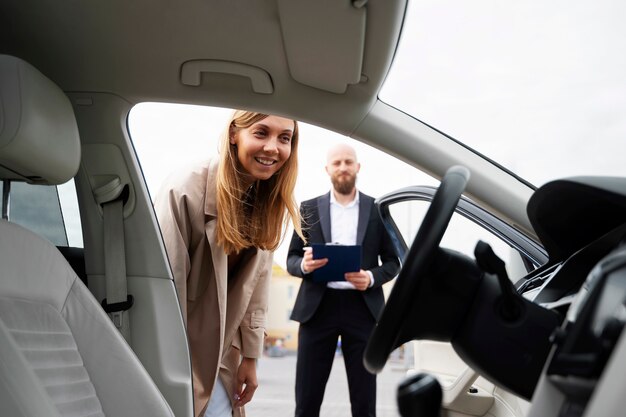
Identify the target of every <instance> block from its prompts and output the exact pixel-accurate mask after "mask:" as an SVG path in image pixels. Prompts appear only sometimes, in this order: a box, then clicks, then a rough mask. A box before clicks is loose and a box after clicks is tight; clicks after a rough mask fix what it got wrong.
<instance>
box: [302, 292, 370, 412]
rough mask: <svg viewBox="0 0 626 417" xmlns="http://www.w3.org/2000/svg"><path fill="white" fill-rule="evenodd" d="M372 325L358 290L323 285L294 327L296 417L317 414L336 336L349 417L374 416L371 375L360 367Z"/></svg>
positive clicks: (368, 312)
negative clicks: (314, 305) (316, 302)
mask: <svg viewBox="0 0 626 417" xmlns="http://www.w3.org/2000/svg"><path fill="white" fill-rule="evenodd" d="M374 324H375V321H374V318H373V317H372V314H371V313H370V311H369V309H368V308H367V306H366V305H365V301H364V300H363V296H362V295H361V294H360V293H359V291H357V290H335V289H331V288H327V289H326V293H325V294H324V298H323V299H322V301H321V303H320V306H319V307H318V309H317V311H316V312H315V314H314V316H313V317H312V318H311V320H309V321H307V322H306V323H302V324H300V329H299V332H298V359H297V365H296V414H295V415H296V417H309V416H311V417H318V416H319V413H320V407H321V406H322V400H323V399H324V391H325V389H326V383H327V382H328V376H329V374H330V370H331V368H332V365H333V359H334V358H335V349H336V347H337V340H338V338H339V336H341V350H342V353H343V357H344V362H345V366H346V374H347V376H348V388H349V391H350V404H351V408H352V416H353V417H375V416H376V376H375V375H372V374H370V373H369V372H367V370H366V369H365V367H364V366H363V352H364V351H365V346H366V345H367V340H368V338H369V336H370V333H371V332H372V330H373V328H374Z"/></svg>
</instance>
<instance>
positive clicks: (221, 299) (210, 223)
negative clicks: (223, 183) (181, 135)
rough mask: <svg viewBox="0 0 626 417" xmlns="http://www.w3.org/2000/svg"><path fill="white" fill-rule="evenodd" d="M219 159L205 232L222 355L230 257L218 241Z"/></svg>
mask: <svg viewBox="0 0 626 417" xmlns="http://www.w3.org/2000/svg"><path fill="white" fill-rule="evenodd" d="M217 167H218V160H217V159H212V160H211V163H210V164H209V174H208V177H207V184H206V192H205V202H204V214H205V216H206V218H207V221H206V222H205V224H204V232H205V234H206V237H207V240H208V242H209V246H210V251H211V258H212V260H213V269H214V271H215V281H216V282H215V284H216V289H217V304H218V308H219V314H220V327H221V328H222V329H221V331H220V344H219V346H220V357H221V347H222V345H223V342H224V324H225V323H226V296H227V291H228V258H227V257H226V253H225V252H224V250H223V249H222V248H221V247H220V246H219V245H218V243H217V202H216V198H215V197H216V195H217V185H216V182H215V178H216V173H217Z"/></svg>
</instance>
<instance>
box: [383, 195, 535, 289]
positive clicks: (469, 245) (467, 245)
mask: <svg viewBox="0 0 626 417" xmlns="http://www.w3.org/2000/svg"><path fill="white" fill-rule="evenodd" d="M429 207H430V202H429V201H425V200H405V201H401V202H398V203H395V204H393V205H391V206H389V213H390V214H391V217H392V219H393V221H394V223H395V224H396V226H397V228H398V231H399V232H400V233H401V234H402V238H403V239H404V241H405V242H406V244H407V246H409V247H410V245H411V243H412V242H413V239H414V238H415V235H416V234H417V231H418V230H419V227H420V225H421V223H422V220H423V219H424V216H425V215H426V211H427V210H428V208H429ZM479 240H482V241H483V242H486V243H488V244H489V245H491V247H492V248H493V251H494V252H495V254H496V255H498V256H499V257H500V258H501V259H502V260H503V261H504V262H505V264H506V266H507V271H508V273H509V278H511V280H513V281H516V280H517V279H519V278H521V277H523V276H525V275H526V274H527V273H528V270H527V266H526V265H527V264H525V263H524V262H523V259H522V257H521V255H520V253H519V252H518V251H517V250H516V249H514V248H512V247H511V246H510V245H509V244H507V243H506V242H504V241H503V240H502V239H501V238H500V237H498V236H496V235H494V234H493V233H491V232H490V231H489V230H487V229H485V228H484V227H482V226H480V225H478V224H476V223H474V222H473V221H471V220H469V219H468V218H467V217H465V216H463V215H461V214H459V213H458V212H455V213H454V215H453V216H452V219H451V220H450V224H449V226H448V228H447V229H446V232H445V234H444V236H443V239H442V240H441V245H440V246H442V247H444V248H447V249H452V250H455V251H457V252H460V253H462V254H464V255H466V256H468V257H470V258H474V248H475V247H476V243H477V242H478V241H479ZM535 266H537V265H535Z"/></svg>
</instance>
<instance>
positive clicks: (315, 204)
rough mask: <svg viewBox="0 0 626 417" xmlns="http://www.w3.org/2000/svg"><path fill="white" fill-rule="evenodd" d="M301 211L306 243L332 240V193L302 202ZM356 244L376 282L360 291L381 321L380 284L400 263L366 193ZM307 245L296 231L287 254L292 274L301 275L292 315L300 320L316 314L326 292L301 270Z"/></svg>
mask: <svg viewBox="0 0 626 417" xmlns="http://www.w3.org/2000/svg"><path fill="white" fill-rule="evenodd" d="M300 214H301V215H302V225H303V232H304V236H305V238H306V239H307V245H310V244H312V243H327V242H331V230H330V192H329V193H327V194H324V195H322V196H319V197H317V198H314V199H311V200H307V201H304V202H303V203H302V204H301V205H300ZM357 244H360V245H361V249H362V251H361V269H364V270H369V271H372V274H373V275H374V285H373V286H372V287H370V288H368V289H367V290H365V291H360V292H361V294H362V295H363V298H364V299H365V303H366V304H367V307H368V308H369V310H370V312H371V313H372V316H373V317H374V320H378V317H379V315H380V313H381V311H382V309H383V306H384V304H385V299H384V296H383V290H382V288H381V286H382V285H383V284H384V283H385V282H387V281H389V280H391V279H392V278H394V277H395V276H396V274H397V273H398V269H399V267H400V262H399V261H398V258H397V257H396V255H395V253H394V250H393V245H392V243H391V239H390V238H389V235H388V234H387V231H386V230H385V227H384V226H383V222H382V220H381V219H380V215H379V214H378V210H376V205H375V204H374V199H373V198H372V197H370V196H368V195H365V194H363V193H360V196H359V223H358V227H357ZM304 246H305V244H304V242H303V241H302V239H300V236H298V234H297V233H295V232H294V234H293V237H292V238H291V244H290V245H289V253H288V254H287V270H288V271H289V273H290V274H291V275H293V276H296V277H300V278H302V285H301V286H300V291H299V292H298V297H297V298H296V304H295V306H294V309H293V312H292V314H291V319H292V320H295V321H299V322H300V323H305V322H307V321H308V320H309V319H310V318H311V317H313V314H315V311H316V310H317V307H318V306H319V304H320V301H321V300H322V297H323V296H324V292H325V291H326V283H317V282H313V280H312V276H311V274H303V273H302V270H301V269H300V264H301V263H302V258H303V256H304V251H303V249H302V248H303V247H304ZM379 257H380V261H381V262H380V263H379V260H378V258H379ZM348 291H350V290H348Z"/></svg>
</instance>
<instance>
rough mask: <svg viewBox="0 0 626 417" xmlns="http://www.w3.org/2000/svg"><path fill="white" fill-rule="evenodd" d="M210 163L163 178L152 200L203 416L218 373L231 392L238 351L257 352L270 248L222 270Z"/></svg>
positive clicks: (262, 326)
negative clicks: (230, 273)
mask: <svg viewBox="0 0 626 417" xmlns="http://www.w3.org/2000/svg"><path fill="white" fill-rule="evenodd" d="M217 166H218V160H217V159H213V160H211V161H209V162H208V163H206V164H205V165H204V166H200V167H198V168H196V169H193V170H192V171H191V172H188V173H186V174H183V175H174V176H172V177H170V178H169V179H168V180H167V181H166V183H165V184H164V186H163V187H162V189H161V192H160V193H159V195H158V196H157V198H156V201H155V209H156V214H157V217H158V220H159V224H160V227H161V233H162V234H163V240H164V242H165V247H166V249H167V253H168V257H169V261H170V265H171V267H172V272H173V274H174V281H175V283H176V289H177V291H178V297H179V300H180V305H181V307H182V312H183V318H184V320H185V324H186V326H187V336H188V338H189V348H190V351H191V364H192V370H193V387H194V412H195V415H196V416H201V415H203V413H204V409H205V407H206V405H207V403H208V400H209V397H210V395H211V392H212V390H213V386H214V384H215V381H216V378H217V376H218V375H219V377H220V378H221V380H222V382H223V383H224V386H225V387H226V390H227V391H228V392H229V393H230V394H234V393H235V391H236V374H237V369H238V366H239V363H240V361H241V356H244V357H248V358H258V357H260V356H261V354H262V352H263V340H264V336H265V326H266V315H267V300H268V296H269V283H270V275H271V268H272V253H271V252H268V251H263V250H255V251H253V252H252V253H251V254H250V255H249V256H247V257H246V258H245V259H242V265H241V267H240V268H239V269H238V271H237V273H236V275H235V276H233V277H230V279H229V277H228V276H227V275H228V274H227V256H226V254H225V253H224V250H223V249H222V248H221V247H219V246H218V244H217V236H216V227H217V221H216V216H218V215H219V213H217V209H216V200H215V198H216V183H215V177H216V173H217ZM232 401H233V400H232V399H231V402H232ZM233 411H234V415H235V416H240V415H245V413H244V410H243V409H235V408H234V409H233Z"/></svg>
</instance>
